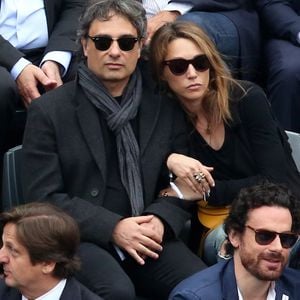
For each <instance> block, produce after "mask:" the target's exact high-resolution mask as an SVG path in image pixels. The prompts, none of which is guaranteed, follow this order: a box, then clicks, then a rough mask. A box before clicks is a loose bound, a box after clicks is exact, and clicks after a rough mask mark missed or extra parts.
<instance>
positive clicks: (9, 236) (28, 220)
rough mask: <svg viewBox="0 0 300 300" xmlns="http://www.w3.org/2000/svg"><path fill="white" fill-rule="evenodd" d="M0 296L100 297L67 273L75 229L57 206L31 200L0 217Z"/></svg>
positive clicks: (74, 266)
mask: <svg viewBox="0 0 300 300" xmlns="http://www.w3.org/2000/svg"><path fill="white" fill-rule="evenodd" d="M0 225H1V234H2V248H1V249H0V263H1V267H2V271H3V274H2V276H3V279H1V280H0V299H3V300H4V299H5V300H21V299H22V300H24V299H25V300H27V299H45V300H46V299H51V300H73V299H74V300H75V299H76V300H100V298H99V297H98V296H97V295H95V294H93V293H92V292H90V291H89V290H88V289H87V288H85V287H84V286H82V285H81V284H80V283H79V282H78V281H77V280H76V279H75V278H73V277H72V276H73V275H74V273H75V272H76V271H77V270H78V269H79V260H78V257H77V256H76V252H77V250H78V245H79V240H80V237H79V229H78V226H77V224H76V222H75V221H74V220H73V219H72V218H71V217H70V216H68V215H67V214H66V213H64V212H62V211H61V210H59V209H58V208H56V207H54V206H52V205H50V204H46V203H32V204H26V205H22V206H18V207H15V208H13V209H12V210H10V211H8V212H4V213H2V214H1V215H0Z"/></svg>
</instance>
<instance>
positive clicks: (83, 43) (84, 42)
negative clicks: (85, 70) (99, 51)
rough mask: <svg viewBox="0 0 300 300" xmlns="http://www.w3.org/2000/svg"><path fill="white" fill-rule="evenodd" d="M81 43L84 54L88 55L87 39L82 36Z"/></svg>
mask: <svg viewBox="0 0 300 300" xmlns="http://www.w3.org/2000/svg"><path fill="white" fill-rule="evenodd" d="M80 42H81V45H82V50H83V55H84V56H87V54H86V48H87V39H85V38H81V39H80Z"/></svg>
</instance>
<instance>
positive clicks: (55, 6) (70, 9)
mask: <svg viewBox="0 0 300 300" xmlns="http://www.w3.org/2000/svg"><path fill="white" fill-rule="evenodd" d="M84 3H85V0H48V1H47V0H44V4H45V12H46V19H47V27H48V34H49V41H48V45H47V47H46V48H45V49H44V52H41V54H43V55H42V56H44V55H45V54H46V53H47V52H49V51H71V52H74V51H75V50H76V43H75V39H76V30H77V27H78V18H79V16H80V14H81V11H82V7H83V5H84ZM0 5H1V0H0ZM23 56H24V53H22V52H21V51H19V50H17V49H16V48H15V47H13V46H12V45H11V44H10V43H9V42H8V41H7V40H5V39H4V38H3V37H2V36H1V35H0V66H2V67H4V68H6V69H7V70H8V71H10V70H11V68H12V67H13V66H14V64H15V63H16V62H17V61H18V60H19V59H20V58H21V57H23Z"/></svg>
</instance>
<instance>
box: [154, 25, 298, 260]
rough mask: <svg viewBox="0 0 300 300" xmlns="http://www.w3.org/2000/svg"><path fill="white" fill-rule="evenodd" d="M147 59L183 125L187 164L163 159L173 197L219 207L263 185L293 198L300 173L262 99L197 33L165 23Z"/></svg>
mask: <svg viewBox="0 0 300 300" xmlns="http://www.w3.org/2000/svg"><path fill="white" fill-rule="evenodd" d="M149 53H150V64H151V67H152V70H153V76H154V78H155V80H156V81H157V83H158V86H159V88H160V89H161V92H162V93H166V94H167V95H168V96H169V97H173V98H174V101H179V102H180V104H181V105H182V108H183V109H184V111H185V112H186V115H187V120H188V122H189V126H190V130H189V132H188V133H187V134H188V138H189V146H190V157H187V156H183V155H179V154H176V153H173V154H171V155H170V156H169V158H168V160H167V165H168V168H169V170H170V171H171V172H172V173H173V174H174V175H176V176H177V179H179V180H180V181H179V183H180V185H179V184H177V185H176V181H175V182H172V185H173V186H174V184H175V187H176V188H175V189H173V190H174V191H175V193H176V194H177V195H180V196H182V197H183V196H186V195H185V194H186V193H182V190H183V191H185V192H186V190H187V188H186V187H189V188H190V189H191V190H192V191H198V193H197V194H198V199H199V198H201V199H202V200H203V199H204V200H205V205H209V206H210V207H220V206H221V207H226V206H228V205H230V204H231V202H232V201H233V199H234V198H235V197H236V195H237V194H238V192H239V191H240V189H241V188H243V187H246V186H251V185H254V184H256V183H258V182H259V181H261V180H262V179H267V180H269V181H272V182H278V183H279V182H280V183H285V184H287V185H288V187H289V188H290V189H291V190H292V191H293V192H294V193H295V194H296V196H298V197H300V188H299V187H300V175H299V171H298V170H297V167H296V165H295V163H294V161H293V158H292V156H291V148H290V146H289V144H288V142H287V136H286V134H285V132H284V131H283V130H282V129H281V128H280V127H279V126H278V123H277V121H276V120H275V118H274V116H273V114H272V111H271V108H270V105H269V102H268V100H267V98H266V96H265V93H264V92H263V90H262V89H261V88H260V87H258V86H257V85H255V84H253V83H251V82H245V81H236V80H234V79H233V78H232V76H231V74H230V72H229V70H228V68H227V67H226V65H225V63H224V61H223V59H222V58H221V56H220V54H219V53H218V51H217V50H216V48H215V46H214V44H213V43H212V42H211V40H210V39H209V37H208V36H207V35H206V34H205V33H204V31H203V30H201V29H200V28H199V27H198V26H196V25H195V24H193V23H189V22H183V21H181V22H180V21H177V22H174V23H168V24H166V25H165V26H163V27H162V28H160V29H159V30H158V31H157V32H156V34H155V35H154V36H153V38H152V41H151V45H150V51H149ZM174 191H173V192H174ZM166 194H167V192H166V191H165V195H166ZM199 195H200V196H199ZM188 197H189V196H187V197H184V198H188ZM195 198H197V196H196V197H195ZM204 252H205V250H204ZM204 254H205V253H204ZM206 254H207V253H206ZM204 258H205V257H204ZM207 262H208V263H209V264H210V263H213V262H214V259H212V260H210V259H209V258H207Z"/></svg>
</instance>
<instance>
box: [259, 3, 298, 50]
mask: <svg viewBox="0 0 300 300" xmlns="http://www.w3.org/2000/svg"><path fill="white" fill-rule="evenodd" d="M256 6H257V10H258V12H259V15H260V18H261V20H262V22H263V24H264V25H265V26H266V30H267V33H268V35H270V36H271V37H273V38H279V39H285V40H289V41H291V42H293V43H294V44H296V45H299V43H298V41H297V35H298V33H299V32H300V15H299V14H298V13H297V12H296V10H295V9H294V8H293V6H292V3H291V1H283V0H280V1H278V0H271V1H269V0H257V1H256Z"/></svg>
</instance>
